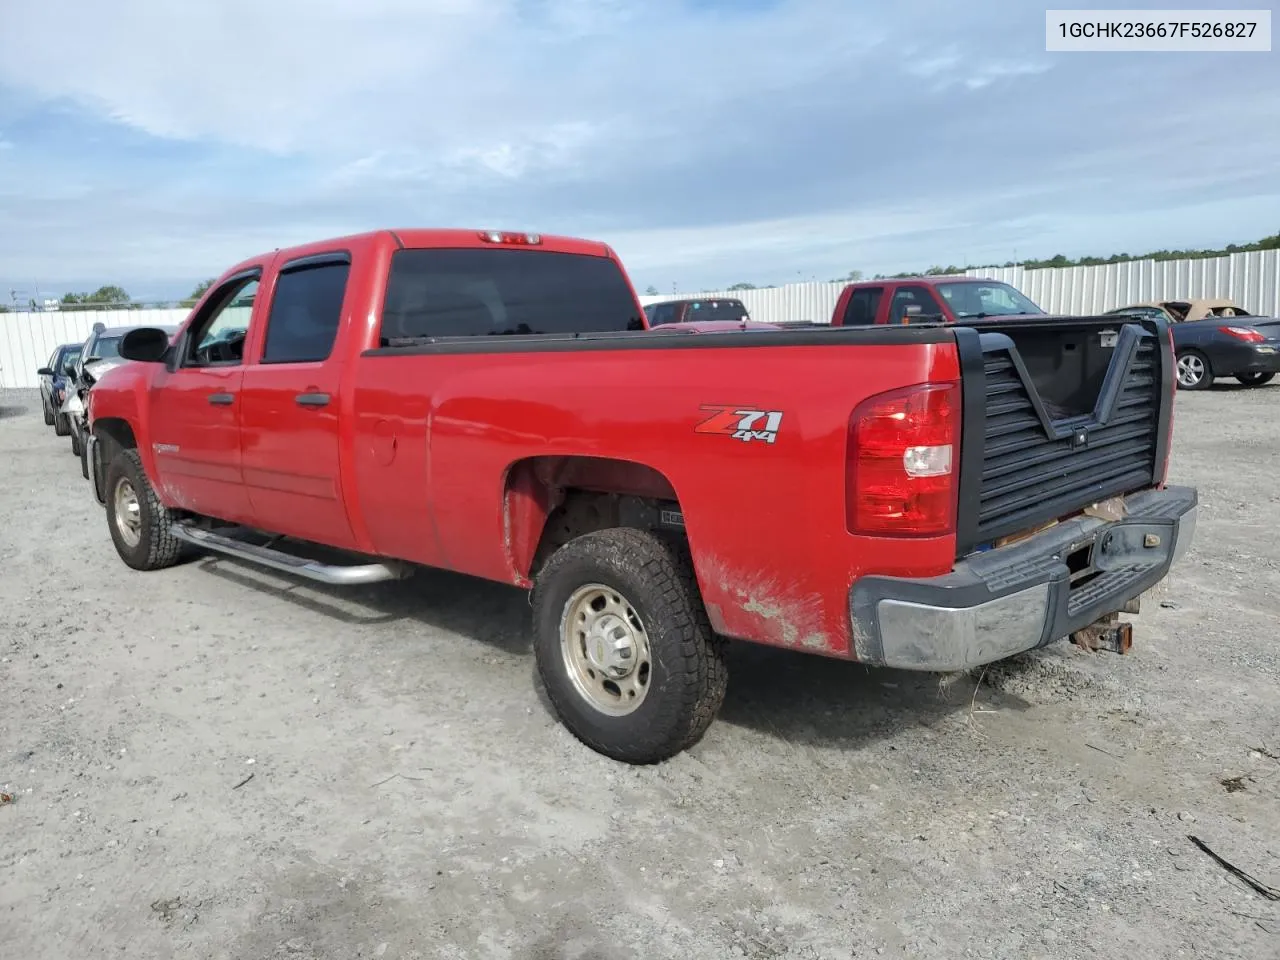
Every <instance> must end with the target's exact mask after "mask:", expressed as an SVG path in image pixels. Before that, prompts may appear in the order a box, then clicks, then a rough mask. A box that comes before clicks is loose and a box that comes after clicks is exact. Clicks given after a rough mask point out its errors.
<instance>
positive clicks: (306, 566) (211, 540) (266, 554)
mask: <svg viewBox="0 0 1280 960" xmlns="http://www.w3.org/2000/svg"><path fill="white" fill-rule="evenodd" d="M169 531H170V532H171V533H172V534H173V535H174V536H175V537H177V538H178V539H179V540H182V541H185V542H186V543H190V544H192V545H194V546H197V547H200V548H201V549H202V550H212V551H213V552H215V553H222V554H226V555H227V556H229V557H235V558H237V559H239V560H247V561H248V562H249V563H256V564H258V565H260V566H263V567H270V568H271V569H273V570H280V571H283V572H284V573H292V574H295V575H296V576H299V577H306V578H307V579H308V580H316V581H319V582H320V583H328V584H332V585H334V586H339V587H354V586H358V585H360V584H364V583H379V582H381V581H383V580H403V579H405V578H406V577H408V576H409V575H410V574H411V573H412V572H413V568H412V567H411V566H409V565H408V564H402V563H396V562H395V561H391V562H389V563H365V564H357V565H351V566H344V565H341V564H333V563H320V562H319V561H318V560H308V559H306V558H305V557H295V556H294V555H293V554H291V553H285V552H284V551H283V550H274V549H272V548H271V547H263V546H259V545H258V544H256V543H246V542H245V541H243V540H237V539H235V538H233V537H224V536H222V535H221V534H217V533H213V532H212V531H210V530H204V529H202V528H200V527H193V526H191V525H189V524H186V523H175V524H173V526H171V527H170V528H169Z"/></svg>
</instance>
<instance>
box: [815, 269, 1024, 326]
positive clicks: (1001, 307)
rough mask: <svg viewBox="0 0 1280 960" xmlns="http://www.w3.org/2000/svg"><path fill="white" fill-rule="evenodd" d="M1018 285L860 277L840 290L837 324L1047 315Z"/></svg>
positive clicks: (972, 279) (975, 279)
mask: <svg viewBox="0 0 1280 960" xmlns="http://www.w3.org/2000/svg"><path fill="white" fill-rule="evenodd" d="M1043 316H1045V312H1044V311H1043V310H1041V309H1040V308H1039V307H1038V306H1036V304H1035V303H1033V302H1032V301H1031V300H1029V299H1028V298H1027V297H1026V296H1025V295H1023V294H1022V293H1021V292H1020V291H1019V290H1018V289H1017V287H1012V286H1010V285H1009V284H1007V283H1002V282H1001V281H999V280H984V279H981V278H979V277H966V276H959V277H949V276H940V277H910V278H907V279H897V280H861V281H859V282H858V283H851V284H849V285H848V286H847V287H845V288H844V289H843V290H842V291H841V292H840V299H839V300H837V301H836V307H835V310H833V311H832V312H831V325H832V326H833V327H858V326H870V325H872V324H880V323H891V324H895V325H897V324H906V323H964V322H965V321H968V320H985V319H987V318H989V317H1043Z"/></svg>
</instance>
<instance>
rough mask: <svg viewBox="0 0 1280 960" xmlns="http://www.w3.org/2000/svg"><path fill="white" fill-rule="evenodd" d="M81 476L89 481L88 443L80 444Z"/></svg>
mask: <svg viewBox="0 0 1280 960" xmlns="http://www.w3.org/2000/svg"><path fill="white" fill-rule="evenodd" d="M80 475H81V476H83V477H84V478H85V479H86V480H88V479H89V445H88V444H87V443H81V444H80Z"/></svg>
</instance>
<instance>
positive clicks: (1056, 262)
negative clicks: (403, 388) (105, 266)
mask: <svg viewBox="0 0 1280 960" xmlns="http://www.w3.org/2000/svg"><path fill="white" fill-rule="evenodd" d="M1277 249H1280V233H1274V234H1272V235H1271V236H1269V237H1263V238H1262V239H1261V240H1255V241H1254V242H1253V243H1229V244H1227V245H1226V246H1225V247H1223V248H1221V249H1220V250H1219V249H1203V250H1155V251H1152V252H1151V253H1139V254H1128V253H1113V254H1111V255H1110V256H1108V257H1093V256H1088V257H1076V258H1075V259H1072V258H1070V257H1067V256H1064V255H1063V254H1061V253H1058V254H1055V255H1054V256H1052V257H1049V258H1048V259H1047V260H1017V261H1014V260H1009V261H1007V262H1005V263H1003V264H1000V263H979V264H972V265H969V266H964V267H958V266H956V265H955V264H950V265H948V266H945V267H943V266H937V265H935V266H932V267H929V268H928V269H927V270H925V271H923V272H920V271H916V272H914V273H894V274H889V275H886V274H883V273H877V274H876V275H875V276H874V277H872V279H873V280H903V279H906V278H908V277H921V276H923V277H937V276H944V275H947V274H958V273H964V272H965V271H966V270H990V269H994V268H997V267H1025V268H1026V269H1028V270H1042V269H1045V268H1047V267H1096V266H1101V265H1103V264H1107V263H1126V262H1128V261H1130V260H1208V259H1211V258H1213V257H1225V256H1227V255H1229V254H1232V253H1250V252H1252V251H1255V250H1277ZM861 279H863V275H862V271H861V270H850V271H849V272H848V273H847V274H845V275H844V276H843V277H836V278H834V279H833V280H831V281H830V282H831V283H857V282H858V281H859V280H861ZM211 286H213V280H212V279H210V280H203V281H201V282H200V283H198V284H196V286H195V289H193V290H192V291H191V295H190V296H188V297H187V298H186V299H185V300H180V301H178V306H180V307H193V306H195V304H196V301H198V300H199V299H200V298H201V297H202V296H204V293H205V291H206V290H208V289H209V288H210V287H211ZM775 286H776V284H772V283H770V284H766V285H764V286H762V287H757V286H756V285H755V284H754V283H735V284H734V285H733V286H731V287H729V288H728V289H729V290H761V289H763V290H771V289H773V288H774V287H775ZM645 293H646V294H647V295H648V296H651V297H654V296H657V295H658V288H657V287H655V286H653V285H652V284H651V285H650V286H649V288H648V289H647V290H645ZM59 302H60V303H61V304H62V305H63V306H64V307H74V308H76V309H78V310H109V309H116V310H119V309H135V310H136V309H138V308H140V307H141V306H142V303H140V302H137V301H134V300H133V299H132V298H131V297H130V296H129V294H128V293H127V292H126V291H125V290H124V288H123V287H118V286H115V285H113V284H108V285H107V286H104V287H99V288H98V289H97V290H95V291H94V292H93V293H67V294H63V297H62V300H61V301H59ZM29 306H30V309H32V310H39V309H40V307H39V306H38V305H37V304H36V302H35V301H34V300H32V301H31V302H30V305H29ZM9 309H10V308H9V307H7V306H5V305H4V304H0V313H8V312H9Z"/></svg>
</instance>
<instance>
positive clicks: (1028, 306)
mask: <svg viewBox="0 0 1280 960" xmlns="http://www.w3.org/2000/svg"><path fill="white" fill-rule="evenodd" d="M937 290H938V293H939V294H941V295H942V298H943V299H944V300H946V301H947V305H948V306H950V307H951V312H952V313H954V314H955V315H956V316H957V317H1011V316H1016V315H1018V314H1025V313H1044V311H1043V310H1041V309H1040V308H1039V307H1037V306H1036V305H1035V304H1034V303H1032V302H1031V301H1030V300H1028V299H1027V298H1026V297H1025V296H1023V295H1022V294H1021V293H1019V292H1018V290H1017V289H1015V288H1014V287H1011V286H1009V284H1007V283H999V282H996V281H989V280H984V281H973V280H969V281H967V282H959V283H940V284H938V285H937Z"/></svg>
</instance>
